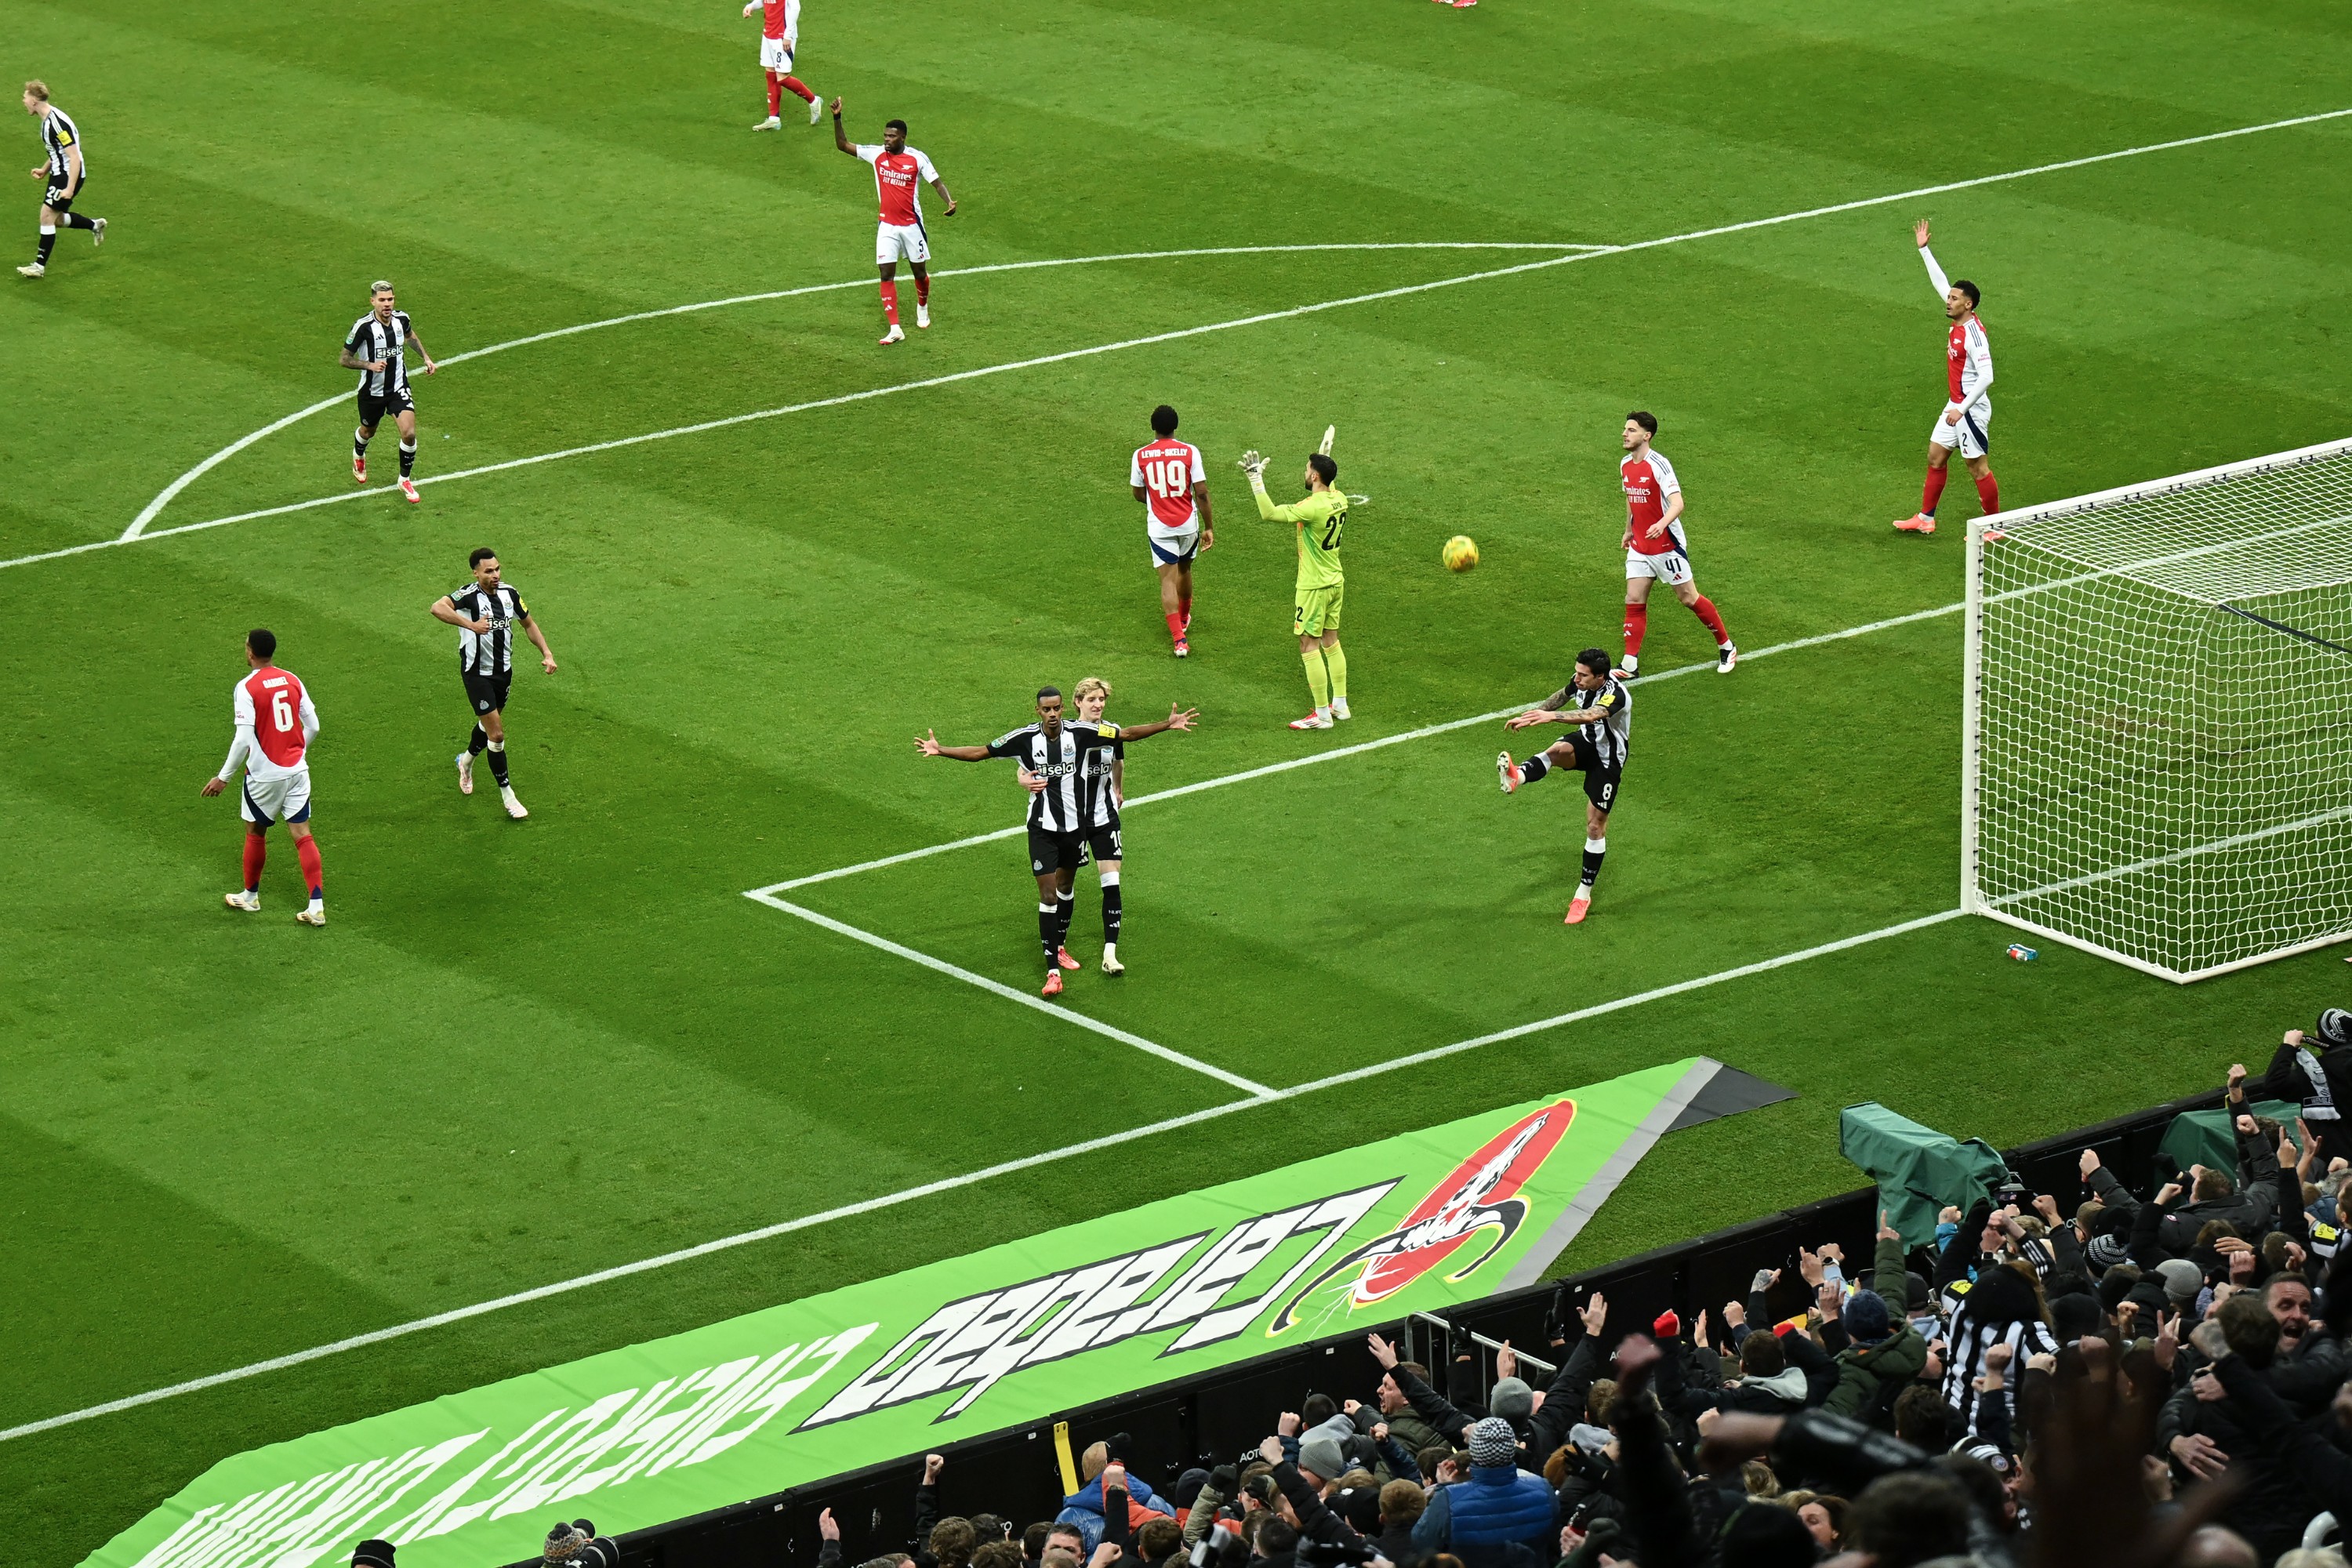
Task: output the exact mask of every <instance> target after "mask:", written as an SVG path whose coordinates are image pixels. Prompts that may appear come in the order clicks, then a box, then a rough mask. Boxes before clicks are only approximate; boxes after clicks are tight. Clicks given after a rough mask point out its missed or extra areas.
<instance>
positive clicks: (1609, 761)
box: [1546, 676, 1633, 768]
mask: <svg viewBox="0 0 2352 1568" xmlns="http://www.w3.org/2000/svg"><path fill="white" fill-rule="evenodd" d="M1563 699H1564V700H1563ZM1546 706H1547V707H1557V708H1559V709H1561V710H1572V711H1575V712H1579V713H1590V712H1591V711H1592V710H1594V709H1595V708H1599V709H1601V710H1603V711H1605V712H1606V713H1607V714H1608V715H1609V717H1607V718H1606V719H1603V720H1601V721H1600V722H1599V723H1597V724H1580V725H1578V726H1577V731H1578V732H1579V733H1580V734H1582V735H1583V736H1584V737H1585V738H1586V739H1587V740H1589V741H1591V742H1592V749H1593V751H1594V752H1595V753H1596V754H1597V755H1598V756H1599V758H1600V760H1601V766H1602V767H1604V768H1622V767H1623V766H1624V765H1625V753H1626V752H1627V750H1628V748H1629V747H1630V746H1631V744H1632V742H1633V693H1632V692H1630V691H1628V690H1626V689H1625V683H1624V682H1623V681H1622V680H1619V679H1616V678H1615V677H1614V676H1612V677H1611V678H1610V679H1607V680H1604V681H1602V682H1601V684H1600V685H1598V686H1596V687H1594V688H1593V689H1591V690H1590V691H1586V690H1584V689H1581V688H1580V687H1579V686H1578V685H1577V684H1576V683H1575V682H1574V681H1572V680H1571V681H1570V682H1569V683H1568V685H1567V686H1566V687H1564V688H1562V689H1560V690H1559V691H1557V692H1555V693H1553V698H1552V701H1551V702H1549V703H1547V704H1546Z"/></svg>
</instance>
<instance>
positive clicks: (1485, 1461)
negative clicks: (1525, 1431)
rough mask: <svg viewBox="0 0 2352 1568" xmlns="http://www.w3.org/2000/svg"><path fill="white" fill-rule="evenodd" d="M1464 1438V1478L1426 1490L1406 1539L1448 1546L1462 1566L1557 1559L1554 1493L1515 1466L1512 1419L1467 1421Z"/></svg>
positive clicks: (1492, 1567) (1439, 1548)
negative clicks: (1467, 1466)
mask: <svg viewBox="0 0 2352 1568" xmlns="http://www.w3.org/2000/svg"><path fill="white" fill-rule="evenodd" d="M1464 1436H1465V1437H1466V1438H1467V1439H1468V1447H1469V1449H1470V1476H1469V1479H1467V1480H1462V1481H1455V1482H1454V1483H1453V1484H1451V1485H1448V1486H1442V1487H1439V1488H1437V1489H1435V1490H1433V1491H1432V1492H1431V1493H1430V1494H1429V1501H1428V1506H1427V1507H1425V1508H1424V1509H1423V1510H1422V1515H1421V1519H1420V1521H1418V1522H1417V1523H1415V1524H1414V1525H1413V1527H1412V1543H1413V1545H1414V1546H1416V1547H1418V1548H1419V1549H1420V1550H1421V1551H1423V1552H1452V1553H1454V1555H1455V1556H1456V1557H1459V1558H1461V1559H1462V1561H1463V1563H1464V1564H1465V1568H1503V1565H1505V1564H1509V1563H1528V1562H1533V1563H1549V1562H1551V1561H1552V1560H1553V1559H1555V1558H1556V1557H1558V1556H1559V1496H1558V1494H1556V1493H1555V1492H1554V1491H1553V1490H1552V1489H1551V1486H1550V1483H1549V1482H1548V1481H1546V1480H1545V1479H1543V1478H1542V1477H1541V1476H1538V1475H1534V1474H1531V1473H1529V1472H1528V1471H1526V1470H1522V1469H1520V1468H1518V1464H1517V1456H1518V1448H1519V1438H1518V1434H1517V1433H1516V1432H1514V1431H1512V1430H1511V1424H1510V1423H1509V1422H1508V1421H1506V1420H1504V1419H1503V1418H1502V1417H1501V1416H1499V1415H1488V1416H1486V1417H1484V1418H1483V1419H1481V1420H1477V1421H1474V1422H1472V1423H1471V1424H1470V1426H1469V1429H1468V1430H1467V1431H1466V1432H1465V1433H1464ZM1514 1548H1525V1549H1526V1551H1525V1552H1518V1551H1515V1550H1514ZM1529 1554H1532V1555H1529Z"/></svg>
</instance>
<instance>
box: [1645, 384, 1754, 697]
mask: <svg viewBox="0 0 2352 1568" xmlns="http://www.w3.org/2000/svg"><path fill="white" fill-rule="evenodd" d="M1657 433H1658V416H1656V415H1654V414H1652V413H1649V412H1647V411H1646V410H1643V409H1640V408H1636V409H1635V410H1633V413H1631V414H1628V415H1627V416H1625V457H1624V459H1623V460H1622V462H1620V463H1619V464H1618V465H1617V477H1618V480H1619V482H1620V483H1621V484H1622V485H1623V486H1624V488H1625V661H1624V663H1623V665H1622V667H1621V668H1623V669H1624V671H1625V673H1626V674H1628V675H1631V674H1633V672H1634V671H1635V670H1637V669H1639V668H1642V639H1643V637H1645V636H1647V635H1648V633H1649V630H1650V584H1653V583H1664V584H1665V585H1666V586H1667V587H1669V588H1672V589H1673V590H1674V591H1675V598H1677V599H1680V600H1681V601H1682V602H1683V603H1684V604H1685V605H1689V606H1690V611H1691V614H1693V615H1695V616H1697V617H1698V618H1699V621H1700V624H1702V625H1703V626H1706V629H1707V630H1708V631H1711V632H1713V633H1714V634H1715V672H1716V674H1717V675H1729V674H1730V673H1731V668H1732V666H1734V665H1736V664H1738V662H1739V650H1738V648H1736V647H1732V646H1731V634H1730V633H1729V632H1727V631H1726V630H1724V629H1723V617H1722V616H1720V615H1717V613H1716V608H1715V601H1713V600H1712V599H1709V598H1708V597H1707V596H1706V595H1704V594H1702V593H1700V592H1699V591H1698V583H1697V581H1696V579H1695V578H1694V577H1693V576H1692V575H1691V563H1690V546H1689V544H1688V543H1687V542H1685V540H1684V538H1683V523H1682V517H1683V487H1682V482H1681V481H1680V480H1679V479H1675V466H1674V465H1673V464H1672V463H1669V462H1667V461H1666V459H1665V458H1664V456H1663V455H1662V454H1660V453H1657V452H1654V451H1652V450H1651V449H1650V438H1651V437H1653V436H1655V435H1656V434H1657Z"/></svg>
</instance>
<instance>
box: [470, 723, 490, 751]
mask: <svg viewBox="0 0 2352 1568" xmlns="http://www.w3.org/2000/svg"><path fill="white" fill-rule="evenodd" d="M489 743H490V736H489V731H487V730H484V729H483V728H482V727H481V726H480V725H479V724H477V725H475V726H474V732H473V733H472V734H470V735H468V736H467V737H466V754H467V756H469V757H478V756H480V755H481V754H482V748H483V747H484V746H487V745H488V744H489Z"/></svg>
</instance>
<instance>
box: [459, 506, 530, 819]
mask: <svg viewBox="0 0 2352 1568" xmlns="http://www.w3.org/2000/svg"><path fill="white" fill-rule="evenodd" d="M466 563H467V565H469V566H471V567H472V568H473V569H474V580H473V581H472V582H470V583H468V584H466V585H465V586H464V587H462V588H453V589H451V590H450V591H449V592H448V593H446V594H444V595H441V596H440V597H439V598H438V599H436V600H435V601H433V616H434V618H435V619H436V620H441V621H446V622H448V623H449V624H450V625H451V626H455V627H457V673H458V675H459V676H460V677H461V678H462V679H464V680H465V682H466V701H467V704H468V705H469V706H471V707H472V709H473V710H474V732H473V734H472V735H471V736H470V737H468V738H467V742H466V749H465V750H464V751H462V752H458V753H457V793H458V794H460V795H471V794H473V793H474V759H475V758H476V757H478V756H479V755H481V753H482V752H484V751H485V750H487V751H488V752H489V753H490V776H491V777H493V778H495V779H497V780H498V781H499V800H501V801H503V802H505V803H506V808H507V815H508V816H511V817H513V818H514V819H515V820H516V821H517V822H520V821H521V820H522V819H523V818H524V817H526V816H530V813H529V812H527V811H525V810H524V809H523V808H522V802H520V801H519V800H517V799H516V798H515V792H514V784H513V783H512V781H511V780H510V779H509V777H508V774H507V729H506V706H507V688H508V686H509V684H510V683H511V682H512V681H513V679H514V628H515V624H516V623H517V622H520V623H521V624H522V630H523V635H524V636H525V637H529V638H530V640H531V641H532V642H533V643H535V644H537V645H538V647H539V662H540V667H541V668H542V669H544V670H546V671H547V673H548V674H550V675H553V674H554V673H555V655H554V654H553V653H552V652H551V650H550V649H549V648H548V646H547V634H546V633H545V632H543V631H541V630H540V629H539V623H538V622H537V621H534V620H532V619H531V618H530V610H529V608H527V607H526V606H525V605H524V604H523V602H522V595H520V593H517V592H516V591H515V589H514V587H513V585H512V584H509V583H506V582H504V581H503V580H501V578H500V576H499V552H497V551H495V550H491V549H489V548H488V547H485V548H483V549H480V550H477V551H475V552H473V553H472V554H471V555H468V556H467V557H466Z"/></svg>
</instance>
